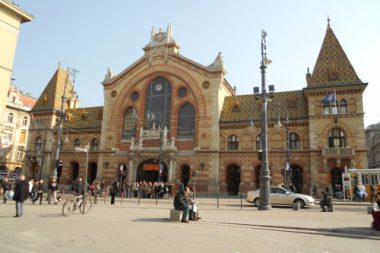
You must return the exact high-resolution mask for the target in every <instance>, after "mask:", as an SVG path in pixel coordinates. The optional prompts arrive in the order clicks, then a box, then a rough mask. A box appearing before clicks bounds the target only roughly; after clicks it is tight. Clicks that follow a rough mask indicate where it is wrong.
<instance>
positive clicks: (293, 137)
mask: <svg viewBox="0 0 380 253" xmlns="http://www.w3.org/2000/svg"><path fill="white" fill-rule="evenodd" d="M289 148H290V150H299V149H300V137H299V135H298V134H296V133H290V134H289Z"/></svg>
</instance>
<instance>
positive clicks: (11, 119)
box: [8, 112, 13, 123]
mask: <svg viewBox="0 0 380 253" xmlns="http://www.w3.org/2000/svg"><path fill="white" fill-rule="evenodd" d="M8 122H10V123H12V122H13V113H11V112H10V113H9V114H8Z"/></svg>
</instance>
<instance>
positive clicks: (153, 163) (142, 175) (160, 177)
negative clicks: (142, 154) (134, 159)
mask: <svg viewBox="0 0 380 253" xmlns="http://www.w3.org/2000/svg"><path fill="white" fill-rule="evenodd" d="M160 170H161V173H160ZM136 181H137V182H140V181H145V182H158V181H161V182H167V181H168V168H167V167H166V164H165V163H163V162H162V161H161V169H160V165H159V163H158V161H157V159H149V160H145V161H143V162H141V163H140V164H139V166H138V167H137V173H136Z"/></svg>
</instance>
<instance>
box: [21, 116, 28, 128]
mask: <svg viewBox="0 0 380 253" xmlns="http://www.w3.org/2000/svg"><path fill="white" fill-rule="evenodd" d="M22 125H23V126H26V125H28V117H26V116H25V117H24V118H23V119H22Z"/></svg>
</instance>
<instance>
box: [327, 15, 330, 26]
mask: <svg viewBox="0 0 380 253" xmlns="http://www.w3.org/2000/svg"><path fill="white" fill-rule="evenodd" d="M327 27H329V28H330V17H329V16H327Z"/></svg>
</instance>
